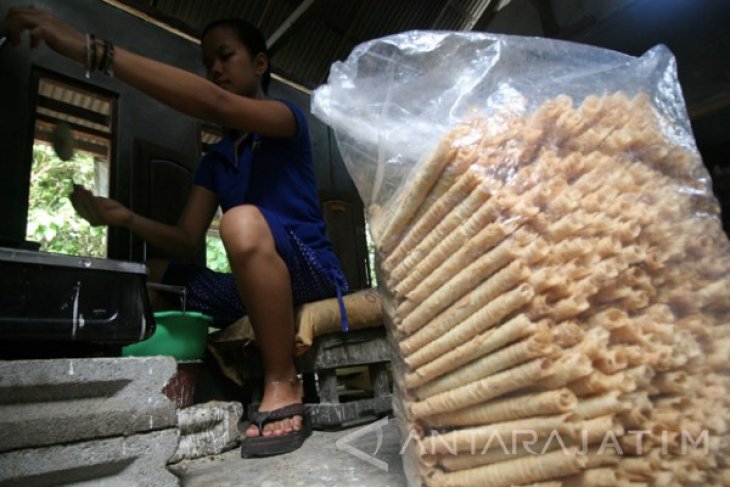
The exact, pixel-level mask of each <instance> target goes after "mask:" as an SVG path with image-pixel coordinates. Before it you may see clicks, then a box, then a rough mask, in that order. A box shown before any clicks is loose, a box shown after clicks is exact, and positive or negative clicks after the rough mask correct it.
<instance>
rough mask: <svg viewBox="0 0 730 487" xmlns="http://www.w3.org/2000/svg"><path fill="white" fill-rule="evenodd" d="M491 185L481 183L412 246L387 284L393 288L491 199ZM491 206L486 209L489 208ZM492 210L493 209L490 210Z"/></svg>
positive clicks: (392, 272) (391, 274)
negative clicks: (423, 237)
mask: <svg viewBox="0 0 730 487" xmlns="http://www.w3.org/2000/svg"><path fill="white" fill-rule="evenodd" d="M490 189H491V185H490V184H487V183H484V182H483V183H482V184H480V185H479V186H477V187H476V188H474V190H472V192H471V193H470V194H469V196H468V197H467V198H466V199H465V200H464V201H462V202H461V203H460V204H459V205H458V206H456V207H455V208H454V209H453V210H451V211H450V212H449V213H448V214H447V215H446V216H445V217H444V219H443V220H442V221H441V222H440V223H439V224H438V225H437V226H436V228H434V229H433V230H432V231H431V232H429V233H428V234H427V235H426V238H425V239H423V241H422V242H420V243H419V244H418V245H417V246H416V248H414V249H413V250H412V251H411V252H410V253H409V254H408V255H407V256H406V258H405V259H403V261H402V262H400V263H399V264H398V265H397V266H396V267H395V268H394V269H393V270H392V271H390V275H389V277H388V282H387V283H388V286H389V287H390V288H394V287H395V285H396V284H397V283H398V282H400V281H402V280H403V279H404V278H405V277H406V276H407V275H408V274H409V273H410V272H411V270H412V269H414V268H415V267H416V265H418V264H420V263H421V262H422V261H423V259H424V258H425V257H426V256H427V255H429V254H430V253H431V252H432V251H433V250H434V249H435V248H436V247H437V246H438V245H439V244H440V243H441V242H442V241H443V240H444V239H445V238H446V237H448V236H449V235H451V234H452V233H453V232H454V231H455V230H456V229H457V228H458V227H459V225H461V224H462V223H463V222H464V221H466V220H467V219H468V218H469V217H471V216H472V215H474V214H475V213H476V212H477V211H478V210H480V209H481V208H484V207H486V204H487V203H489V202H490V201H492V200H491V196H492V193H491V192H490ZM491 208H492V207H490V208H488V209H487V211H486V212H487V213H488V210H490V209H491ZM491 211H493V209H492V210H491Z"/></svg>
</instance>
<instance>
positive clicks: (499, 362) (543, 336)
mask: <svg viewBox="0 0 730 487" xmlns="http://www.w3.org/2000/svg"><path fill="white" fill-rule="evenodd" d="M551 350H552V347H551V344H550V334H549V333H548V332H547V331H545V332H544V333H536V334H534V335H532V336H530V337H529V338H527V339H526V340H523V341H521V342H517V343H515V344H513V345H510V346H509V347H505V348H503V349H501V350H499V351H498V352H495V353H493V354H490V355H486V356H484V357H482V358H480V359H477V360H475V361H473V362H471V363H469V364H468V365H465V366H463V367H461V368H459V369H458V370H456V371H455V372H452V373H449V374H447V375H445V376H442V377H440V378H438V379H436V380H433V381H431V382H429V383H428V384H425V385H423V386H420V387H418V388H417V389H416V395H417V396H418V397H419V398H421V399H425V398H427V397H431V396H434V395H436V394H438V393H440V392H444V391H448V390H451V389H456V388H457V387H459V386H460V385H462V384H469V383H471V382H474V381H477V380H479V379H482V378H484V377H488V376H490V375H493V374H495V373H496V372H499V371H500V370H504V369H508V368H510V367H514V366H515V365H519V364H521V363H524V362H527V361H528V360H531V359H534V358H538V357H544V356H546V355H549V354H550V351H551ZM411 377H414V376H412V375H408V376H406V387H414V386H412V385H411V384H410V383H409V382H416V381H415V380H411V381H409V378H411Z"/></svg>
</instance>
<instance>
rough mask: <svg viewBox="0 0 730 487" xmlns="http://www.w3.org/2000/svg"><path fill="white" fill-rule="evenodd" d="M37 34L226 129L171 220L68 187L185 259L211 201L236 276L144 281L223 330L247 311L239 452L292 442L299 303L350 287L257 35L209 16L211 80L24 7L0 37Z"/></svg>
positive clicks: (300, 430)
mask: <svg viewBox="0 0 730 487" xmlns="http://www.w3.org/2000/svg"><path fill="white" fill-rule="evenodd" d="M24 31H29V32H30V36H31V45H33V46H36V45H38V44H39V43H41V42H45V43H46V44H47V45H48V46H49V47H50V48H51V49H53V50H54V51H56V52H58V53H59V54H61V55H63V56H65V57H67V58H69V59H70V60H73V61H77V62H79V63H82V64H85V65H86V68H87V70H91V71H93V70H94V69H99V70H101V71H104V72H108V73H111V72H112V71H113V73H114V75H115V76H116V78H117V79H119V80H120V81H122V82H124V83H127V84H129V85H131V86H133V87H135V88H137V89H139V90H141V91H142V92H144V93H146V94H147V95H149V96H151V97H153V98H156V99H157V100H159V101H161V102H163V103H165V104H167V105H169V106H170V107H172V108H175V109H177V110H179V111H180V112H183V113H185V114H188V115H191V116H193V117H197V118H201V119H204V120H208V121H210V122H213V123H217V124H220V125H222V126H223V127H225V134H226V135H225V137H224V138H223V140H222V141H221V142H220V143H218V144H217V145H215V146H214V147H213V148H212V149H211V150H210V151H209V153H208V154H207V155H206V156H205V157H204V158H203V160H202V161H201V162H200V165H199V167H198V170H197V172H196V174H195V178H194V184H193V187H192V190H191V192H190V196H189V198H188V201H187V204H186V206H185V209H184V210H183V213H182V215H181V217H180V219H179V221H178V223H177V224H176V225H166V224H163V223H160V222H156V221H153V220H151V219H149V218H145V217H143V216H141V215H137V214H135V213H133V212H132V211H131V210H129V209H128V208H126V207H125V206H123V205H122V204H120V203H119V202H117V201H114V200H112V199H108V198H101V197H96V196H94V195H93V194H91V192H89V191H88V190H86V189H84V188H81V187H76V188H74V191H73V193H72V195H71V200H72V203H73V205H74V207H75V208H76V210H77V211H78V212H79V214H80V215H81V216H83V217H84V218H85V219H87V220H88V221H89V222H90V223H91V224H92V225H115V226H120V227H123V228H127V229H129V230H130V231H132V232H134V233H135V234H137V235H139V236H140V237H142V238H143V239H145V240H146V241H148V242H149V243H151V244H153V245H155V246H157V247H159V248H161V249H164V250H166V251H168V252H170V253H171V254H173V255H179V256H185V255H189V254H192V252H193V251H194V250H195V249H197V248H199V246H200V244H201V242H202V240H203V239H204V237H205V233H206V230H207V228H208V227H209V225H210V223H211V221H212V219H213V216H214V214H215V212H216V209H217V208H218V206H219V205H220V206H221V208H222V209H223V212H224V214H223V218H222V220H221V223H220V235H221V239H222V240H223V244H224V246H225V249H226V253H227V255H228V258H229V261H230V263H231V268H232V270H233V274H232V275H225V274H219V273H215V272H212V271H210V270H207V269H199V268H194V267H191V266H189V265H184V264H180V263H175V262H173V263H169V264H168V263H166V262H151V263H150V267H151V273H152V278H153V279H155V278H157V279H158V280H160V281H161V282H163V283H167V284H177V285H185V286H187V288H188V291H189V293H188V308H190V309H196V310H199V311H202V312H204V313H207V314H210V315H212V316H213V317H214V319H215V321H216V323H217V324H218V325H219V326H224V325H226V324H228V323H230V322H232V321H235V320H236V319H238V318H240V317H241V316H242V315H244V314H248V316H249V318H250V320H251V323H252V325H253V328H254V331H255V333H256V342H257V344H258V346H259V348H260V349H261V353H262V356H263V362H264V364H263V365H264V369H265V376H264V382H265V386H264V394H263V399H262V401H261V404H260V407H259V410H258V411H257V412H254V413H252V414H250V415H249V419H251V420H252V424H251V426H250V427H249V428H248V429H247V430H246V433H245V438H244V439H243V446H242V451H241V454H242V455H243V456H261V455H269V454H277V453H284V452H288V451H291V450H293V449H296V448H298V447H299V446H300V445H301V444H302V442H303V441H304V439H305V438H306V436H307V435H308V434H309V432H310V431H311V426H310V424H309V420H308V415H307V411H306V410H305V408H304V407H303V405H302V385H301V383H300V381H299V379H298V376H297V372H296V369H295V366H294V362H293V354H294V312H293V308H294V305H295V304H299V303H303V302H308V301H315V300H319V299H324V298H328V297H333V296H335V295H341V293H344V292H346V291H347V282H346V280H345V278H344V275H343V273H342V271H341V269H340V264H339V262H338V260H337V258H336V257H335V255H334V253H333V250H332V244H331V243H330V241H329V240H328V239H327V237H326V236H325V224H324V220H323V218H322V214H321V211H320V208H319V199H318V195H317V188H316V185H315V179H314V172H313V165H312V152H311V144H310V139H309V133H308V127H307V122H306V118H305V117H304V114H303V113H302V111H301V110H300V109H299V108H297V107H296V106H294V105H293V104H291V103H289V102H287V101H284V100H277V99H267V98H266V96H265V93H266V90H267V86H268V83H269V79H270V66H269V56H268V52H267V49H266V44H265V41H264V38H263V36H262V34H261V33H260V32H259V31H258V30H257V29H256V28H255V27H253V26H252V25H250V24H248V23H246V22H244V21H242V20H236V19H233V20H222V21H218V22H214V23H212V24H210V25H209V26H208V27H207V28H206V29H205V30H204V33H203V36H202V50H203V64H204V65H205V68H206V70H207V80H206V79H203V78H200V77H198V76H196V75H194V74H192V73H189V72H187V71H183V70H180V69H178V68H175V67H173V66H168V65H166V64H163V63H160V62H157V61H154V60H152V59H148V58H145V57H142V56H139V55H137V54H134V53H132V52H130V51H127V50H125V49H122V48H119V47H116V46H113V45H112V44H111V43H110V42H109V41H102V40H100V39H96V38H94V37H93V36H90V35H85V34H83V33H81V32H78V31H77V30H75V29H73V28H72V27H70V26H69V25H67V24H65V23H64V22H62V21H60V20H59V19H57V18H55V17H53V16H51V15H50V14H48V13H46V12H43V11H41V10H38V9H34V8H32V7H27V8H19V7H18V8H11V9H10V11H9V13H8V15H7V17H6V18H5V20H4V22H3V23H2V24H0V35H7V36H8V38H9V40H10V42H11V44H13V45H18V44H19V43H20V42H21V35H22V33H23V32H24Z"/></svg>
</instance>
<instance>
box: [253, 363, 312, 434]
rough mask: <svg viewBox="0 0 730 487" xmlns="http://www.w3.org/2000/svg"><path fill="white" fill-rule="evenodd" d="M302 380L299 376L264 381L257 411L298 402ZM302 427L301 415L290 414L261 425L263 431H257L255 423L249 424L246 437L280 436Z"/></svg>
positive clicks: (270, 409) (299, 400)
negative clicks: (288, 416) (287, 416)
mask: <svg viewBox="0 0 730 487" xmlns="http://www.w3.org/2000/svg"><path fill="white" fill-rule="evenodd" d="M302 391H303V389H302V382H301V380H300V379H299V378H297V377H294V378H292V379H288V380H287V379H284V380H274V379H267V380H266V381H264V397H263V399H262V400H261V404H260V405H259V412H261V413H264V412H267V411H273V410H275V409H279V408H282V407H284V406H289V405H291V404H300V403H301V402H302ZM301 429H302V417H301V416H298V415H297V416H292V417H291V418H286V419H282V420H281V421H271V422H269V423H266V424H265V425H264V426H263V433H262V432H261V431H259V427H258V426H257V425H256V424H251V426H249V427H248V428H247V429H246V432H245V435H246V437H247V438H248V437H253V436H272V435H274V436H281V435H285V434H287V433H291V432H292V431H299V430H301Z"/></svg>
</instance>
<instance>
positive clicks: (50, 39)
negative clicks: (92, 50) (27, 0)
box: [0, 6, 86, 63]
mask: <svg viewBox="0 0 730 487" xmlns="http://www.w3.org/2000/svg"><path fill="white" fill-rule="evenodd" d="M25 31H28V32H29V33H30V47H31V48H35V47H37V46H38V45H39V44H40V43H41V42H45V43H46V45H48V47H50V48H51V49H53V50H54V51H56V52H58V53H59V54H61V55H63V56H65V57H67V58H69V59H72V60H74V61H78V62H80V63H83V62H85V60H86V36H85V34H83V33H81V32H79V31H77V30H76V29H74V28H73V27H71V26H70V25H68V24H66V23H64V22H62V21H61V20H59V19H57V18H56V17H54V16H53V15H51V14H49V13H48V12H45V11H43V10H39V9H37V8H34V7H32V6H29V7H11V8H10V9H9V10H8V13H7V15H6V16H5V19H4V20H3V21H2V23H0V35H2V36H7V37H8V40H9V41H10V43H11V44H12V45H13V46H18V45H20V43H21V42H22V35H23V32H25Z"/></svg>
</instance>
